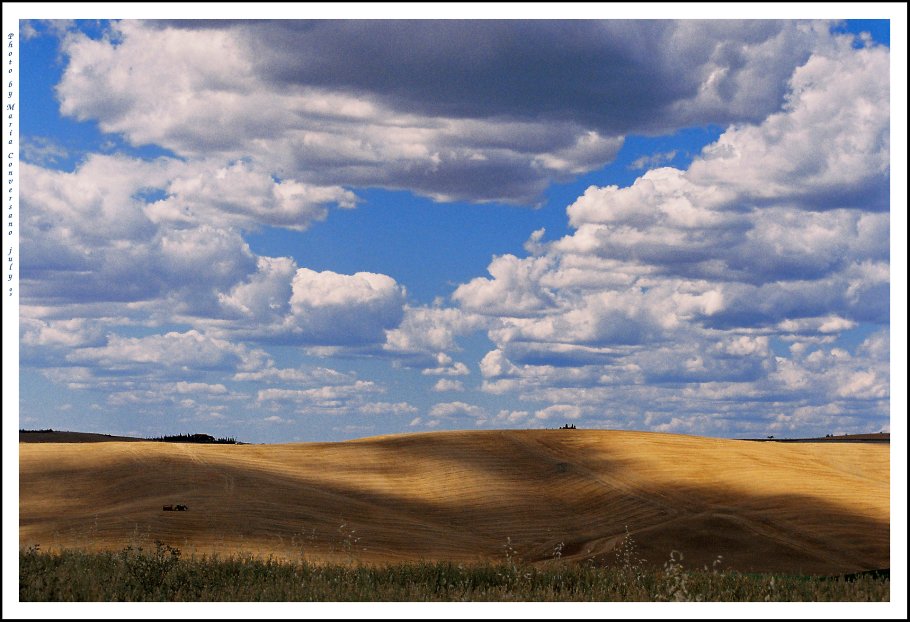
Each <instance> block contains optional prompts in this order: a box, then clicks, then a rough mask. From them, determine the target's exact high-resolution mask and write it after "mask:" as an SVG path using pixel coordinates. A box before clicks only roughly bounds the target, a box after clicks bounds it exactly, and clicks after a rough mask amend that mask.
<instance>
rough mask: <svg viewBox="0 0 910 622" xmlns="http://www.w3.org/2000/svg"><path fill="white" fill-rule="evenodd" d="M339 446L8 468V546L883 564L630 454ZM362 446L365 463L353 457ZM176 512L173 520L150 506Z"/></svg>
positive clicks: (791, 515) (812, 520)
mask: <svg viewBox="0 0 910 622" xmlns="http://www.w3.org/2000/svg"><path fill="white" fill-rule="evenodd" d="M345 445H346V446H345V448H344V449H343V450H341V453H340V454H339V455H338V456H333V458H332V460H337V461H338V463H337V464H338V470H339V471H340V472H341V473H340V474H339V473H329V472H327V471H326V465H327V464H329V463H330V462H331V461H329V460H327V459H323V458H321V457H320V456H318V455H317V453H318V452H319V451H322V449H320V446H316V447H308V448H307V446H301V448H300V449H299V451H300V452H302V453H300V454H299V455H296V457H295V458H294V460H291V459H290V458H287V459H285V460H284V462H282V464H281V465H280V466H281V468H278V467H276V466H275V465H274V464H272V463H268V462H248V463H244V461H243V460H242V459H241V458H240V456H242V455H243V454H240V453H233V454H225V456H227V457H226V458H224V459H219V460H218V461H214V460H211V459H209V460H208V461H200V460H199V459H194V458H193V457H192V456H190V455H187V454H186V453H184V452H182V451H180V450H176V449H175V450H173V451H156V452H146V453H144V454H142V455H141V459H140V457H137V456H139V454H136V455H133V454H124V455H123V456H120V457H118V458H117V459H115V460H105V461H102V462H101V463H99V464H97V465H96V464H94V463H93V461H91V460H85V461H84V462H82V463H81V464H78V465H76V466H75V467H74V466H66V465H63V466H61V465H55V464H54V463H53V461H47V463H44V462H42V463H41V464H40V468H34V469H33V470H28V469H26V470H20V546H29V545H31V544H36V543H37V544H40V545H41V546H42V547H43V548H51V547H54V546H55V545H56V546H81V548H87V549H90V550H91V549H95V550H99V549H108V550H119V549H121V548H123V547H124V546H126V545H127V544H128V543H130V542H131V541H132V542H141V541H144V542H146V543H149V542H153V541H154V540H156V539H157V540H161V541H163V542H166V543H168V544H171V545H174V546H178V547H184V548H188V547H191V548H190V550H191V551H192V550H196V551H198V552H201V553H207V552H221V554H225V555H226V554H230V553H231V552H240V551H244V552H249V553H252V554H259V555H263V556H267V555H274V556H276V557H280V558H288V559H296V558H305V559H311V560H326V561H332V560H334V561H338V560H348V561H357V562H362V563H388V562H394V561H411V560H452V561H457V562H462V561H467V562H470V561H490V560H492V561H506V560H510V559H515V560H517V559H521V560H522V561H526V562H533V563H548V562H551V561H553V560H560V561H566V562H571V563H597V564H614V563H617V558H616V552H617V551H618V550H619V548H618V547H619V546H620V545H622V544H623V542H624V539H625V538H627V537H630V540H627V541H626V545H628V544H629V543H630V542H631V543H632V544H633V545H634V555H635V560H636V561H638V562H640V563H641V564H643V565H645V566H649V567H661V566H662V565H663V564H664V563H665V562H666V561H667V560H668V559H669V557H670V554H671V552H672V551H679V552H681V553H682V554H683V563H684V564H685V565H686V566H687V567H691V568H702V567H708V568H711V567H713V564H714V562H715V561H716V560H718V558H719V557H720V559H721V567H723V568H726V569H734V570H738V571H741V572H785V573H794V574H815V575H832V574H845V573H856V572H862V571H867V570H873V569H880V568H886V567H888V566H889V565H890V563H889V555H890V525H889V523H888V522H887V521H882V520H876V519H875V518H873V517H871V516H870V515H869V514H868V513H863V512H861V511H855V510H853V509H851V508H850V507H847V506H844V505H839V504H835V503H829V502H826V501H825V500H824V499H821V498H819V497H815V496H809V495H801V494H783V495H781V494H778V495H764V494H758V493H750V492H748V491H742V490H729V489H720V488H718V487H716V486H712V485H693V484H691V483H688V484H685V485H683V484H679V483H674V484H672V485H669V484H664V485H655V484H649V485H642V484H641V483H640V482H636V479H635V477H634V475H635V474H634V473H633V472H632V469H634V466H633V465H630V464H629V462H628V460H625V459H615V460H614V459H612V458H611V456H610V455H609V454H608V453H604V452H599V453H597V454H596V455H594V454H591V455H584V454H583V453H581V450H579V449H577V448H574V449H572V448H570V449H569V450H562V449H560V448H559V447H556V448H555V449H554V448H553V447H552V446H546V447H543V448H540V447H537V446H536V445H535V444H534V443H528V442H527V439H526V438H521V437H520V435H517V434H504V435H502V436H501V437H498V438H494V439H493V442H491V443H489V444H487V445H478V443H477V442H476V441H472V440H471V439H470V438H465V437H464V436H458V435H450V436H447V435H445V434H441V435H437V436H434V438H432V439H426V438H424V439H421V438H420V436H408V437H401V438H389V439H383V440H380V441H376V442H373V443H362V442H361V443H350V444H345ZM99 447H101V446H100V445H96V446H95V450H97V449H98V448H99ZM363 447H369V448H370V452H369V455H370V461H365V460H361V461H357V459H356V458H357V456H358V454H362V453H363V451H362V449H363ZM358 448H360V450H358ZM294 449H295V448H291V447H284V451H285V452H293V450H294ZM333 449H334V450H336V451H337V450H338V448H337V447H335V448H333ZM135 451H136V450H135V449H134V450H133V452H135ZM232 451H233V452H236V451H238V449H236V448H235V449H232ZM240 451H243V450H240ZM257 451H260V452H261V451H263V450H262V448H259V449H258V450H257ZM308 451H309V452H317V453H313V454H311V456H310V457H309V458H308V456H307V454H306V452H308ZM87 455H88V454H87ZM200 455H201V454H200ZM207 455H208V456H209V457H211V456H215V455H216V454H215V453H210V454H207ZM288 455H293V454H288ZM231 456H234V458H231ZM176 503H180V504H186V505H187V506H188V508H189V509H188V511H186V512H179V513H178V512H164V511H162V507H163V505H164V504H176Z"/></svg>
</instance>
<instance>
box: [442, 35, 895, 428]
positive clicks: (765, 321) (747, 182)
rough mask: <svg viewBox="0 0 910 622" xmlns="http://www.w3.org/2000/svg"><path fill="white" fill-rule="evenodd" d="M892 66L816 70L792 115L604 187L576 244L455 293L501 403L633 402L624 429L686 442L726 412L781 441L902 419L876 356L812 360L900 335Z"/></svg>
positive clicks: (554, 245)
mask: <svg viewBox="0 0 910 622" xmlns="http://www.w3.org/2000/svg"><path fill="white" fill-rule="evenodd" d="M888 66H889V58H888V52H887V50H886V49H883V48H878V47H870V48H861V49H854V48H852V47H850V46H849V42H848V41H846V40H845V41H840V42H838V44H837V45H835V46H833V47H831V48H829V49H826V50H824V51H820V52H817V53H815V54H814V55H813V56H812V57H811V58H809V59H808V60H807V62H806V63H805V65H803V66H801V67H799V68H798V69H796V71H795V72H794V73H793V76H792V79H791V80H790V81H789V85H790V91H789V93H788V94H787V96H786V105H785V106H784V108H783V109H782V110H781V111H780V112H776V113H773V114H771V115H770V116H769V117H768V118H767V119H766V120H764V121H762V122H761V123H757V124H752V125H747V124H741V125H735V126H732V127H730V128H729V129H728V130H727V131H726V132H724V133H723V134H722V135H721V136H720V138H719V139H718V140H717V141H716V142H715V143H713V144H710V145H708V146H707V147H706V148H705V149H704V151H703V153H702V155H701V156H700V157H698V158H696V159H695V160H694V161H693V163H692V164H691V166H690V167H689V168H688V170H678V169H673V168H660V169H655V170H652V171H649V172H647V173H645V174H644V175H642V176H641V177H640V178H639V179H637V180H636V181H635V183H633V184H632V185H630V186H628V187H624V188H620V187H618V186H608V187H591V188H589V189H588V190H587V191H586V192H585V193H584V195H583V196H581V197H579V198H578V200H577V201H575V202H574V203H573V204H572V205H570V206H569V208H568V210H567V213H568V216H569V223H570V225H572V226H573V227H574V228H575V231H574V232H573V233H571V234H570V235H567V236H564V237H563V238H561V239H557V240H554V241H552V242H548V243H545V242H543V235H544V232H543V231H538V232H535V233H534V234H533V235H532V237H531V239H530V240H529V241H528V243H527V244H526V248H527V249H528V250H529V252H530V253H531V254H530V256H528V257H524V258H518V257H515V256H512V255H506V256H501V257H495V258H494V259H493V261H492V262H491V264H490V267H489V272H490V277H489V278H477V279H474V280H472V281H470V282H468V283H465V284H463V285H461V286H460V287H459V288H458V289H457V290H456V291H455V293H454V294H453V299H454V300H455V301H456V302H457V303H458V304H459V305H460V306H461V307H462V308H464V309H466V310H470V311H471V312H474V313H478V314H483V315H485V316H487V317H488V318H489V322H490V329H489V331H488V335H489V337H490V339H491V341H492V342H493V343H494V345H495V346H496V347H495V349H494V350H492V351H491V352H489V353H488V354H487V355H486V357H484V359H483V360H482V361H481V363H480V370H481V374H482V375H483V378H484V389H485V390H486V391H487V392H489V393H491V394H496V395H516V396H519V397H520V398H522V399H527V400H540V401H545V402H550V403H552V404H559V403H575V404H581V405H592V406H593V405H596V404H610V405H617V404H619V403H620V402H622V403H623V407H622V412H623V417H628V418H629V419H631V420H633V421H638V422H642V423H644V424H646V425H649V426H657V427H660V429H668V430H669V429H677V430H680V431H687V430H688V429H689V428H687V426H689V425H692V426H695V427H701V428H703V429H713V430H715V431H717V432H723V431H724V426H728V425H731V424H729V423H722V422H723V421H726V420H727V418H728V417H730V414H729V412H728V408H727V406H726V405H725V402H726V401H727V400H729V402H730V404H732V403H734V402H735V401H736V400H740V401H741V402H743V403H746V404H750V403H751V405H750V406H749V407H748V409H749V410H750V412H752V413H754V414H756V415H755V416H756V417H757V418H758V420H759V421H760V422H761V423H760V424H761V425H770V423H769V421H770V420H771V419H774V421H775V422H776V423H775V425H778V426H779V427H780V429H787V428H788V426H794V427H798V425H804V424H805V422H804V421H800V422H798V423H795V420H794V419H792V418H789V417H788V416H784V413H786V412H788V409H789V411H790V412H792V411H793V409H794V408H797V409H801V410H799V412H803V413H807V412H816V413H818V412H819V411H817V410H812V409H813V408H821V407H822V405H826V407H827V408H828V410H827V411H826V412H827V415H825V416H824V417H822V416H821V415H819V421H820V422H821V421H825V422H828V423H830V422H833V421H834V420H835V418H836V415H837V414H838V413H841V414H843V416H844V417H845V421H847V420H849V421H851V422H852V423H850V424H849V425H855V424H856V422H857V421H860V420H861V414H860V413H861V412H862V407H867V408H869V409H870V410H869V411H868V416H869V417H870V418H878V419H876V421H878V420H881V419H887V402H886V399H887V396H888V392H889V389H888V370H887V366H886V365H884V364H883V362H882V359H881V358H878V357H876V358H874V359H872V358H870V357H871V356H872V355H871V354H870V353H871V352H872V349H870V348H871V346H867V345H862V346H857V345H855V344H854V345H852V346H839V345H828V346H827V347H826V348H824V347H823V348H821V349H815V350H813V349H812V348H813V347H817V344H830V343H833V342H834V341H836V340H837V338H838V336H839V335H841V334H842V333H845V332H847V331H851V330H853V329H855V328H856V327H857V326H858V325H860V324H861V323H874V324H878V325H879V326H887V324H888V322H889V314H890V311H889V307H888V300H889V291H890V277H889V269H888V267H889V261H890V251H889V235H890V225H889V220H890V219H889V215H888V213H887V211H886V208H887V205H888V203H887V196H888V194H887V193H888V182H889V179H890V170H889V164H888V162H889V157H890V153H889V152H890V146H889V141H888V138H887V137H888V134H889V131H890V114H889V109H888V103H887V102H888V94H889V78H888ZM877 340H878V338H877V339H876V340H874V341H875V342H877ZM788 342H789V343H791V344H793V346H792V347H793V349H792V351H791V354H790V356H782V355H781V354H780V353H779V351H778V350H779V348H780V345H779V344H781V343H788ZM775 344H778V345H777V348H776V349H775V347H773V346H774V345H775ZM813 344H816V345H814V346H813ZM808 352H812V354H811V355H809V354H807V353H808ZM680 388H685V391H686V393H684V395H685V396H687V397H686V400H682V401H681V399H682V398H681V395H680V393H679V391H680ZM712 400H713V401H712ZM645 404H650V405H651V406H649V407H647V409H646V407H645V406H644V405H645ZM649 409H650V410H654V412H653V413H652V414H651V415H649V417H650V420H649V421H643V420H642V416H643V415H642V413H643V410H649ZM655 409H656V410H655ZM670 409H675V410H676V416H675V419H674V418H670V419H666V418H664V417H663V415H659V414H658V411H660V410H670ZM807 409H808V410H807ZM519 412H524V411H519ZM772 415H773V416H772ZM762 417H764V419H762ZM711 418H716V419H717V420H718V421H715V422H714V423H709V421H710V420H711ZM746 418H748V415H746ZM620 419H622V417H620ZM611 421H615V420H611ZM743 425H747V424H745V423H744V424H743ZM740 429H745V428H740ZM791 429H792V428H791ZM726 431H727V432H729V431H730V428H729V427H728V428H727V429H726Z"/></svg>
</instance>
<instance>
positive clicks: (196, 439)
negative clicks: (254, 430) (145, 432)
mask: <svg viewBox="0 0 910 622" xmlns="http://www.w3.org/2000/svg"><path fill="white" fill-rule="evenodd" d="M148 440H150V441H161V442H164V443H212V444H218V445H237V444H238V443H237V439H235V438H234V437H228V438H215V437H214V436H212V435H211V434H171V435H168V436H156V437H155V438H150V439H148Z"/></svg>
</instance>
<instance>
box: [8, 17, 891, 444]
mask: <svg viewBox="0 0 910 622" xmlns="http://www.w3.org/2000/svg"><path fill="white" fill-rule="evenodd" d="M161 17H162V18H163V17H170V16H165V15H162V16H161ZM904 25H905V24H904ZM890 33H891V30H890V27H889V22H888V20H836V19H830V16H829V17H826V18H825V19H818V20H814V19H790V18H787V19H774V20H755V19H741V20H710V19H708V20H663V19H661V20H649V21H644V20H631V21H629V20H615V19H612V20H611V19H606V20H589V19H574V20H565V21H563V20H558V19H552V18H551V19H536V20H524V21H522V20H463V19H447V20H429V21H416V20H346V19H320V20H311V21H307V20H296V19H294V20H289V19H282V20H276V21H246V20H242V19H237V20H221V21H219V20H212V21H206V20H167V19H154V20H140V19H135V18H130V19H124V20H120V21H116V20H81V19H80V20H44V19H33V20H24V21H22V22H20V27H19V46H20V47H19V52H20V66H19V75H20V78H21V93H20V108H19V110H20V115H21V117H20V124H21V127H20V134H19V151H20V158H19V168H18V171H19V213H20V215H21V216H20V220H19V222H18V225H19V251H20V265H19V272H18V283H19V291H18V302H19V325H18V328H19V353H18V354H19V403H18V407H19V427H20V429H46V428H53V429H56V430H74V431H83V432H101V433H106V434H114V435H128V436H140V437H153V436H159V435H163V434H180V433H207V434H211V435H213V436H217V437H232V438H235V439H237V440H239V441H244V442H254V443H280V442H298V441H338V440H345V439H352V438H360V437H367V436H374V435H381V434H397V433H411V432H426V431H434V430H455V429H503V428H514V429H526V428H554V427H560V426H562V425H564V424H574V425H576V426H577V427H579V428H589V429H620V430H648V431H657V432H671V433H681V434H695V435H704V436H712V437H723V438H754V437H759V438H764V437H765V436H769V435H775V436H777V437H805V436H824V435H825V434H845V433H860V432H879V431H890V430H891V424H892V421H891V417H890V402H891V398H892V389H891V384H890V377H891V371H890V370H891V357H892V349H893V345H892V344H893V335H892V330H891V314H892V313H894V312H895V309H897V312H899V313H900V314H901V317H899V318H897V319H898V323H902V324H904V326H905V320H906V302H905V293H904V294H903V296H904V302H903V303H902V306H901V305H900V304H898V306H897V307H895V306H894V303H893V301H892V295H893V294H894V292H893V291H892V280H895V281H897V280H900V281H901V282H902V283H901V284H898V283H895V286H896V287H897V286H900V287H905V285H904V284H903V283H904V282H905V278H902V279H892V270H893V269H895V268H897V269H899V270H903V269H904V268H903V265H904V264H905V253H906V249H905V248H900V249H898V248H896V249H895V252H896V253H897V254H896V255H895V258H894V262H895V263H892V261H893V260H892V253H891V245H892V243H891V241H892V240H893V239H894V237H893V235H894V232H893V230H892V224H891V217H892V214H893V211H892V209H891V207H892V205H891V204H892V202H893V201H894V199H893V198H892V195H891V184H892V179H891V175H890V170H891V162H892V157H893V156H895V155H898V153H897V152H901V150H903V151H902V153H903V156H902V157H903V158H904V160H903V162H904V164H905V162H906V160H905V155H906V151H905V150H906V144H905V138H906V137H905V135H904V136H903V138H902V139H901V140H903V141H904V142H903V143H901V144H899V145H897V146H898V149H897V150H896V152H895V153H892V147H891V136H892V133H891V129H892V127H891V117H892V114H891V107H892V105H893V104H892V102H894V101H898V102H899V103H900V105H902V106H903V109H902V110H899V111H898V114H897V115H895V117H896V118H897V117H906V85H905V84H894V85H892V75H893V74H892V70H893V66H892V64H893V59H892V58H891V54H890V51H891V39H890ZM903 62H904V67H905V62H906V54H904V60H903ZM892 88H897V89H898V91H899V93H898V94H899V95H900V97H902V99H901V98H898V99H897V100H895V99H894V95H895V93H893V92H892ZM904 128H905V126H904ZM904 183H905V182H904ZM902 192H903V195H900V196H903V198H904V199H903V201H901V202H900V203H898V204H897V205H896V206H895V207H896V209H898V210H901V211H905V210H906V200H905V198H906V189H905V187H904V188H903V189H902ZM899 218H901V219H903V220H901V222H904V223H905V214H901V215H900V216H899ZM896 274H902V275H905V272H898V273H896ZM900 330H905V329H900ZM902 334H903V335H905V333H902ZM901 347H903V346H901ZM901 356H905V355H903V354H901Z"/></svg>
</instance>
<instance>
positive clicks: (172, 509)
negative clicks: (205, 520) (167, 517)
mask: <svg viewBox="0 0 910 622" xmlns="http://www.w3.org/2000/svg"><path fill="white" fill-rule="evenodd" d="M189 509H190V508H189V507H187V506H185V505H183V504H179V503H178V504H177V505H165V506H164V507H162V508H161V511H162V512H186V511H187V510H189Z"/></svg>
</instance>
